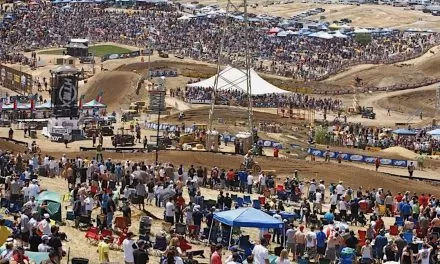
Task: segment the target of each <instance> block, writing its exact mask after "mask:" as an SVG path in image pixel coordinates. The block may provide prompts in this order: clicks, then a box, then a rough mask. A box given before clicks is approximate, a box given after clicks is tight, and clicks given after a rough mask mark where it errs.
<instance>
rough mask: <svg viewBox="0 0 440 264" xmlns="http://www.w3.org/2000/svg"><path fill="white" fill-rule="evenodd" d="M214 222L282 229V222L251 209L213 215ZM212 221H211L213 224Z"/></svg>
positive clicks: (234, 225) (232, 225)
mask: <svg viewBox="0 0 440 264" xmlns="http://www.w3.org/2000/svg"><path fill="white" fill-rule="evenodd" d="M214 220H216V221H218V222H220V223H223V224H225V225H228V226H231V228H233V227H256V228H283V227H284V224H283V222H282V221H280V220H278V219H276V218H274V217H272V216H270V215H268V214H266V213H265V212H263V211H261V210H258V209H255V208H253V207H247V208H239V209H235V210H228V211H223V212H217V213H214ZM213 222H214V221H212V223H213ZM211 230H212V224H211V228H210V230H209V237H208V241H209V239H210V238H211ZM231 238H232V232H231V234H230V237H229V245H231Z"/></svg>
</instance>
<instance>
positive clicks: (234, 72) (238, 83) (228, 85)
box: [187, 66, 288, 95]
mask: <svg viewBox="0 0 440 264" xmlns="http://www.w3.org/2000/svg"><path fill="white" fill-rule="evenodd" d="M218 75H219V78H218V87H217V89H218V90H239V91H242V92H245V93H247V88H246V87H247V85H246V81H247V79H246V71H245V70H240V69H237V68H233V67H231V66H227V67H226V68H225V69H224V70H223V71H221V72H220V73H219V74H218ZM216 76H217V75H214V76H212V77H210V78H208V79H206V80H202V81H200V82H197V83H191V84H188V85H187V87H200V88H214V83H215V78H216ZM250 78H251V94H252V95H260V94H271V93H288V91H285V90H283V89H280V88H278V87H276V86H274V85H272V84H270V83H268V82H267V81H265V80H264V79H263V78H261V77H260V76H259V75H258V74H257V73H256V72H255V71H254V70H253V69H251V71H250Z"/></svg>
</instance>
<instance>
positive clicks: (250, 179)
mask: <svg viewBox="0 0 440 264" xmlns="http://www.w3.org/2000/svg"><path fill="white" fill-rule="evenodd" d="M253 185H254V176H252V173H250V172H249V175H248V176H247V186H248V189H247V191H248V193H249V194H252V186H253Z"/></svg>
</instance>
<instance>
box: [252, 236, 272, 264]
mask: <svg viewBox="0 0 440 264" xmlns="http://www.w3.org/2000/svg"><path fill="white" fill-rule="evenodd" d="M265 245H266V239H264V238H262V239H261V240H260V243H259V244H257V245H255V247H254V249H253V250H252V255H253V256H254V264H269V250H267V248H266V247H265Z"/></svg>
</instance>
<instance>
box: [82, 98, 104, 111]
mask: <svg viewBox="0 0 440 264" xmlns="http://www.w3.org/2000/svg"><path fill="white" fill-rule="evenodd" d="M83 108H86V109H87V108H107V106H106V105H105V104H103V103H100V102H98V101H96V100H95V99H93V100H92V101H90V102H88V103H85V104H84V105H83Z"/></svg>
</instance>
